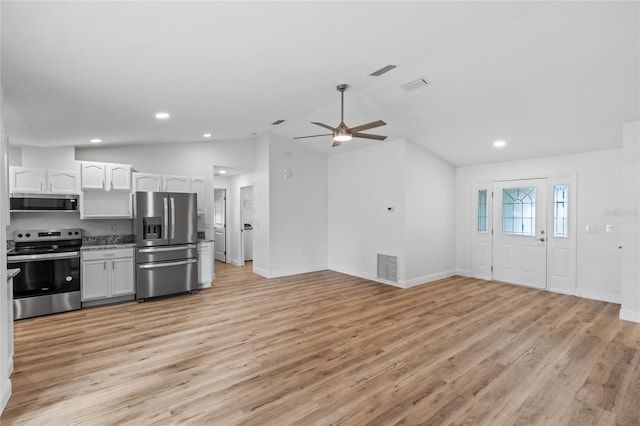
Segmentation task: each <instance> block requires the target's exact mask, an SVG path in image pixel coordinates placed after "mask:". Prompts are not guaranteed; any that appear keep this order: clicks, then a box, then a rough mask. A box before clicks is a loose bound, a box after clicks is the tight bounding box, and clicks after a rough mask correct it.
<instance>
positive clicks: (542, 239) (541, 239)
mask: <svg viewBox="0 0 640 426" xmlns="http://www.w3.org/2000/svg"><path fill="white" fill-rule="evenodd" d="M538 241H542V242H545V241H546V240H545V239H544V237H542V238H539V239H538Z"/></svg>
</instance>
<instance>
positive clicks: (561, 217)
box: [553, 185, 569, 237]
mask: <svg viewBox="0 0 640 426" xmlns="http://www.w3.org/2000/svg"><path fill="white" fill-rule="evenodd" d="M568 202H569V187H568V186H567V185H556V186H554V187H553V236H554V237H568V236H569V212H568V209H567V207H568V206H567V203H568Z"/></svg>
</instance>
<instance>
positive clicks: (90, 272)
mask: <svg viewBox="0 0 640 426" xmlns="http://www.w3.org/2000/svg"><path fill="white" fill-rule="evenodd" d="M134 266H135V262H134V258H133V248H121V249H105V250H87V251H83V252H82V305H83V306H93V305H99V304H105V303H114V302H119V301H125V300H133V299H134V298H135V294H136V285H135V278H134V276H135V269H134Z"/></svg>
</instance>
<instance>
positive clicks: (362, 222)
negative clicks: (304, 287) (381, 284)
mask: <svg viewBox="0 0 640 426" xmlns="http://www.w3.org/2000/svg"><path fill="white" fill-rule="evenodd" d="M404 154H405V141H404V140H403V139H400V140H394V141H389V142H385V143H380V144H374V145H371V146H369V147H366V148H360V149H355V150H351V151H346V152H338V153H335V154H331V155H330V156H329V198H328V220H329V259H328V260H329V269H331V270H334V271H338V272H342V273H345V274H350V275H355V276H358V277H363V278H367V279H372V280H375V279H376V277H377V255H378V254H385V255H389V256H397V257H398V281H402V280H404V279H405V276H404V267H403V265H404V254H405V251H404V250H405V247H404V221H405V191H404V182H405V171H404ZM389 207H393V208H394V209H395V211H394V212H389V211H388V208H389Z"/></svg>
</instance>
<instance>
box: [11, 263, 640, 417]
mask: <svg viewBox="0 0 640 426" xmlns="http://www.w3.org/2000/svg"><path fill="white" fill-rule="evenodd" d="M618 311H619V306H618V305H614V304H610V303H603V302H597V301H593V300H587V299H580V298H577V297H571V296H565V295H560V294H556V293H549V292H544V291H538V290H533V289H528V288H522V287H516V286H510V285H505V284H499V283H494V282H487V281H481V280H476V279H469V278H462V277H454V278H449V279H445V280H441V281H438V282H435V283H432V284H429V285H423V286H419V287H415V288H411V289H406V290H402V289H396V288H393V287H390V286H386V285H382V284H377V283H373V282H370V281H366V280H362V279H358V278H354V277H350V276H346V275H342V274H339V273H336V272H331V271H323V272H317V273H311V274H305V275H298V276H293V277H287V278H282V279H273V280H266V279H264V278H262V277H259V276H257V275H254V274H252V273H251V271H250V269H249V268H238V267H235V266H229V265H223V264H220V263H217V264H216V280H215V281H214V283H213V287H212V288H211V289H207V290H203V291H201V292H199V293H197V294H195V295H187V296H178V297H173V298H167V299H162V300H157V301H151V302H146V303H142V304H137V303H126V304H121V305H115V306H107V307H99V308H93V309H86V310H82V311H76V312H69V313H65V314H59V315H53V316H49V317H41V318H33V319H28V320H22V321H18V322H17V323H16V327H15V372H14V374H13V376H12V382H13V396H12V397H11V400H10V401H9V404H8V406H7V408H6V409H5V412H4V414H3V416H2V417H1V418H0V421H1V423H2V425H13V424H15V425H21V424H27V425H78V424H83V425H122V424H132V425H173V424H185V425H234V424H245V425H289V424H299V425H315V424H321V425H325V424H344V425H365V424H371V425H395V424H402V425H417V424H451V425H463V424H464V425H532V424H533V425H535V424H539V425H569V424H574V425H587V424H589V425H591V424H599V425H615V424H619V425H638V424H640V408H639V407H640V324H634V323H629V322H624V321H620V320H619V319H618Z"/></svg>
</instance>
